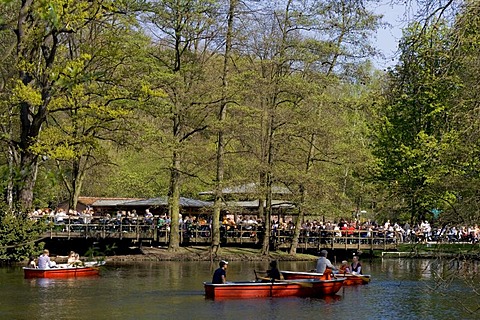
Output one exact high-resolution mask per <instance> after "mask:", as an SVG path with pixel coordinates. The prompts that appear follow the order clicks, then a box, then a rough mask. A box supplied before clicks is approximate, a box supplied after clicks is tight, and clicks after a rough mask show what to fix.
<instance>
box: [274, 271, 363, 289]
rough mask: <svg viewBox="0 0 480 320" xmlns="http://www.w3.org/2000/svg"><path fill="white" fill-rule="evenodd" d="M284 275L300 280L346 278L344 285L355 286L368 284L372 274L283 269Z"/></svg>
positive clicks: (287, 277)
mask: <svg viewBox="0 0 480 320" xmlns="http://www.w3.org/2000/svg"><path fill="white" fill-rule="evenodd" d="M282 275H283V277H284V278H285V279H287V280H299V279H317V280H326V279H328V278H329V277H332V276H333V277H334V278H345V281H344V282H343V285H344V286H354V285H359V284H367V283H369V282H370V280H371V277H370V275H362V274H351V273H345V274H344V273H341V274H332V276H330V274H323V273H317V272H297V271H282Z"/></svg>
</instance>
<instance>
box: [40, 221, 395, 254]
mask: <svg viewBox="0 0 480 320" xmlns="http://www.w3.org/2000/svg"><path fill="white" fill-rule="evenodd" d="M44 237H45V238H50V239H54V238H63V239H78V238H85V239H87V238H93V239H120V240H124V239H125V240H127V239H129V240H131V241H132V242H136V243H138V242H140V243H145V242H146V243H150V244H151V243H157V244H159V245H165V244H168V239H169V231H167V230H166V229H165V227H158V226H155V225H151V224H128V225H122V224H119V225H111V224H91V223H89V224H57V225H54V226H53V227H52V228H51V230H50V231H48V232H47V233H46V234H45V235H44ZM270 239H271V243H272V246H273V247H274V248H275V249H289V248H290V247H291V241H292V235H291V234H289V233H286V232H273V233H272V235H271V238H270ZM262 241H263V231H261V230H254V229H248V228H239V229H234V230H228V231H225V230H224V229H222V232H221V242H222V245H229V246H260V245H261V244H262ZM180 243H181V244H182V245H186V246H188V245H210V243H211V233H210V230H209V228H208V227H207V226H203V227H196V228H190V229H188V230H182V232H180ZM396 247H397V242H396V240H395V239H394V238H392V237H390V236H387V235H386V234H383V233H380V232H373V233H371V234H370V236H368V234H367V233H366V232H365V231H355V232H353V233H350V234H349V235H347V234H344V235H342V236H338V235H335V233H333V231H328V232H327V231H325V232H322V233H321V234H316V233H314V234H312V233H310V234H302V235H301V236H300V238H299V243H298V246H297V250H320V249H333V250H383V251H391V250H396Z"/></svg>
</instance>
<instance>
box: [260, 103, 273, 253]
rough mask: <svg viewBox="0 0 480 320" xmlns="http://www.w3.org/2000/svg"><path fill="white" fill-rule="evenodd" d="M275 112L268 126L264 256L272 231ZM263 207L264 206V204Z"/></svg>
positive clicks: (271, 112) (268, 246)
mask: <svg viewBox="0 0 480 320" xmlns="http://www.w3.org/2000/svg"><path fill="white" fill-rule="evenodd" d="M273 120H274V115H273V111H272V110H271V111H270V114H269V117H268V126H267V144H266V145H267V150H268V152H267V159H266V160H267V163H266V164H267V168H268V169H267V173H266V192H265V195H266V197H265V202H266V203H265V218H264V224H265V235H264V238H263V245H262V254H263V255H268V254H269V252H270V233H271V232H270V231H271V229H272V224H271V218H272V196H273V195H272V166H273V158H274V155H273ZM262 206H263V204H262Z"/></svg>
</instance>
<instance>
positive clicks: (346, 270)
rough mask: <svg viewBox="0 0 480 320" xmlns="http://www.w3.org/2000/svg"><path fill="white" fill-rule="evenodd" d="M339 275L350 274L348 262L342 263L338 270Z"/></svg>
mask: <svg viewBox="0 0 480 320" xmlns="http://www.w3.org/2000/svg"><path fill="white" fill-rule="evenodd" d="M338 273H343V274H345V273H350V267H349V266H348V261H347V260H343V261H342V265H341V266H340V268H339V269H338Z"/></svg>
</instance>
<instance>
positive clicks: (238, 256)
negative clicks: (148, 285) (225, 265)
mask: <svg viewBox="0 0 480 320" xmlns="http://www.w3.org/2000/svg"><path fill="white" fill-rule="evenodd" d="M141 251H142V254H138V255H130V256H112V257H108V258H107V260H110V261H218V260H222V259H224V260H228V261H269V260H274V259H275V260H280V261H310V260H312V261H313V260H316V259H317V258H318V257H316V256H313V255H309V254H302V253H297V254H296V255H290V254H288V253H286V252H283V251H273V252H270V254H269V255H267V256H265V255H262V254H261V251H260V250H259V249H253V248H236V247H225V248H223V247H222V248H220V249H218V251H217V253H216V254H215V255H212V254H211V253H210V250H209V247H181V248H179V250H178V251H176V252H171V251H168V249H167V248H164V247H160V248H159V247H143V248H142V250H141Z"/></svg>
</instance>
